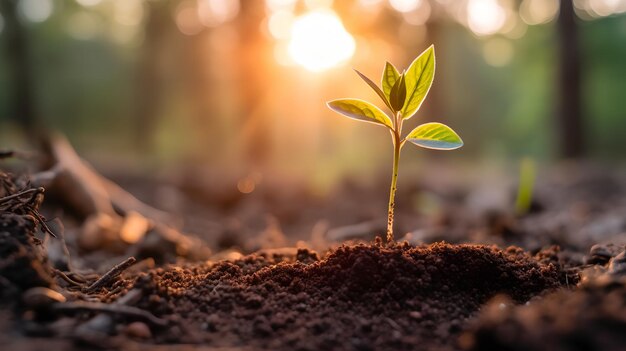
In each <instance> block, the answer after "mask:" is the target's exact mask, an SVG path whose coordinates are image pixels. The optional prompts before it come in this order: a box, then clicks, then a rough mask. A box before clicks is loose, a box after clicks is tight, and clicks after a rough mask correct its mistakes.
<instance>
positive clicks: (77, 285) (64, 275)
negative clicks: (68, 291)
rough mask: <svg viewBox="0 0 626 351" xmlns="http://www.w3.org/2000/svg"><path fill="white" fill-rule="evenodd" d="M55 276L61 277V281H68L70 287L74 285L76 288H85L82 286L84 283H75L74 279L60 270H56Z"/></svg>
mask: <svg viewBox="0 0 626 351" xmlns="http://www.w3.org/2000/svg"><path fill="white" fill-rule="evenodd" d="M54 274H55V275H56V276H57V277H59V278H61V279H63V280H65V281H66V282H67V283H69V284H70V285H73V286H76V287H79V288H83V287H84V284H82V283H80V282H77V281H75V280H74V279H72V278H70V277H68V276H67V274H65V273H64V272H62V271H60V270H58V269H55V270H54Z"/></svg>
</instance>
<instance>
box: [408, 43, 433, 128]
mask: <svg viewBox="0 0 626 351" xmlns="http://www.w3.org/2000/svg"><path fill="white" fill-rule="evenodd" d="M434 77H435V48H434V46H433V45H431V46H430V47H429V48H428V49H426V50H425V51H424V52H423V53H422V54H421V55H419V56H418V57H417V58H416V59H415V60H414V61H413V62H412V63H411V65H410V66H409V68H408V69H407V71H406V91H407V98H406V103H405V104H404V108H403V109H402V118H404V119H408V118H411V117H412V116H413V115H414V114H415V112H417V110H419V108H420V106H421V105H422V102H424V99H425V98H426V95H428V91H429V90H430V87H431V85H432V84H433V79H434Z"/></svg>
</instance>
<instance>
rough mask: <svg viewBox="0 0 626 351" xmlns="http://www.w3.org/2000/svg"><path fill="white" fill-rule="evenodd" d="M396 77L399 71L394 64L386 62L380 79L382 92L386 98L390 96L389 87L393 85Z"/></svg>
mask: <svg viewBox="0 0 626 351" xmlns="http://www.w3.org/2000/svg"><path fill="white" fill-rule="evenodd" d="M398 78H400V72H398V70H397V69H396V67H395V66H394V65H392V64H391V63H389V62H386V63H385V69H384V70H383V77H382V79H381V80H382V81H381V85H382V87H383V92H384V93H385V96H387V98H388V99H389V98H390V96H391V88H392V87H393V86H394V84H396V81H397V80H398Z"/></svg>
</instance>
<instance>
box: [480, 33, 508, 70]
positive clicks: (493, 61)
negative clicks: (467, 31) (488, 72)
mask: <svg viewBox="0 0 626 351" xmlns="http://www.w3.org/2000/svg"><path fill="white" fill-rule="evenodd" d="M514 53H515V51H514V49H513V44H511V41H510V40H507V39H502V38H493V39H489V40H488V41H487V42H485V44H484V46H483V57H484V58H485V62H487V64H488V65H490V66H493V67H503V66H506V65H508V64H509V63H511V60H512V59H513V54H514Z"/></svg>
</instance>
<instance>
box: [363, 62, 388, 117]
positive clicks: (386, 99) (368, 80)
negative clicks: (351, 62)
mask: <svg viewBox="0 0 626 351" xmlns="http://www.w3.org/2000/svg"><path fill="white" fill-rule="evenodd" d="M354 71H355V72H356V74H358V75H359V77H361V79H363V80H364V81H365V83H367V85H369V86H370V88H372V89H373V90H374V91H375V92H376V94H378V96H380V98H381V99H382V100H383V102H384V103H385V105H387V107H389V108H390V109H391V105H390V104H389V99H388V98H387V96H385V93H383V91H382V90H380V88H379V87H378V85H376V83H374V82H373V81H372V80H371V79H369V78H367V76H366V75H364V74H363V73H361V72H359V71H357V70H356V69H355V70H354Z"/></svg>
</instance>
